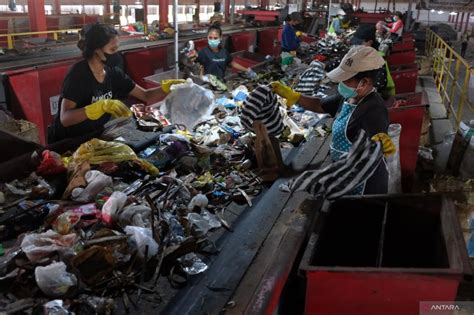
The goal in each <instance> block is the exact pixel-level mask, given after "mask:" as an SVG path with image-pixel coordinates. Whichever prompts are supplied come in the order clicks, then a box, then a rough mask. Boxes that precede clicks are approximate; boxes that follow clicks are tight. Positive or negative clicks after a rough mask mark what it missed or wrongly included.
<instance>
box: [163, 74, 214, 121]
mask: <svg viewBox="0 0 474 315" xmlns="http://www.w3.org/2000/svg"><path fill="white" fill-rule="evenodd" d="M213 102H214V94H213V93H212V91H210V90H206V89H204V88H202V87H200V86H199V85H197V84H194V83H192V81H191V80H189V79H188V81H187V82H186V83H184V84H176V85H173V86H172V87H171V93H170V94H169V95H168V96H167V97H166V99H165V101H164V104H163V105H162V106H161V112H162V113H163V114H164V115H165V116H166V117H167V118H168V119H169V120H170V121H171V123H173V124H181V125H184V126H186V128H187V129H188V130H192V129H193V128H194V126H196V125H197V124H198V123H199V122H202V121H204V120H206V119H208V118H209V116H210V115H211V113H212V111H213V110H214V107H215V105H213Z"/></svg>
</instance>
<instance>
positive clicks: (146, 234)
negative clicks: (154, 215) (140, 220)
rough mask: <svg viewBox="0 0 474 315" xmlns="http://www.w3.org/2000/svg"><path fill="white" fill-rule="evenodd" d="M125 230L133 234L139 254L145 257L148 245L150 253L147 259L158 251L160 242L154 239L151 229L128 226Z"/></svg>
mask: <svg viewBox="0 0 474 315" xmlns="http://www.w3.org/2000/svg"><path fill="white" fill-rule="evenodd" d="M124 231H125V232H126V233H127V234H131V235H132V239H133V240H134V241H135V243H136V245H137V249H138V256H140V257H141V258H145V251H146V247H147V246H148V253H147V257H146V259H147V260H148V259H150V258H151V257H153V256H155V255H156V254H157V253H158V243H156V241H155V240H154V239H153V236H152V233H151V230H150V229H146V228H142V227H139V226H131V225H129V226H126V227H125V228H124Z"/></svg>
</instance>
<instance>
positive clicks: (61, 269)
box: [35, 261, 77, 297]
mask: <svg viewBox="0 0 474 315" xmlns="http://www.w3.org/2000/svg"><path fill="white" fill-rule="evenodd" d="M35 280H36V283H37V284H38V287H39V288H40V289H41V291H43V293H44V294H46V295H47V296H49V297H60V296H63V295H64V294H66V293H67V291H68V290H69V288H70V287H72V286H75V285H76V284H77V278H76V276H75V275H74V274H72V273H69V272H67V271H66V265H65V264H64V263H63V262H62V261H61V262H54V263H52V264H50V265H48V266H45V267H41V266H38V267H36V269H35Z"/></svg>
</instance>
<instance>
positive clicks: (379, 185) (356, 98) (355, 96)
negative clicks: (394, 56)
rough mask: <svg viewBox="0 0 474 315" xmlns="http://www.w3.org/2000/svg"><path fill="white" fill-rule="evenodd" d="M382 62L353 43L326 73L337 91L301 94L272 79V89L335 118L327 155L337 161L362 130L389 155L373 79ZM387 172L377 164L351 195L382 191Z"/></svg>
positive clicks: (385, 125)
mask: <svg viewBox="0 0 474 315" xmlns="http://www.w3.org/2000/svg"><path fill="white" fill-rule="evenodd" d="M384 64H385V61H384V59H383V58H382V57H381V56H380V55H379V53H378V52H377V51H376V50H375V49H374V48H372V47H366V46H355V47H353V48H351V50H349V52H348V53H347V54H346V55H345V56H344V58H343V59H342V61H341V63H340V64H339V66H338V67H337V68H336V69H334V70H333V71H331V72H329V73H328V74H327V76H328V77H329V78H330V79H331V80H333V81H334V82H338V83H339V85H338V93H337V94H335V95H333V96H329V97H326V98H324V99H320V98H316V97H311V96H305V95H301V94H300V93H298V92H295V91H293V90H292V89H291V88H289V87H288V86H285V85H283V84H282V83H280V82H273V83H272V87H273V90H274V91H275V92H276V93H277V94H278V95H280V96H281V97H283V98H286V99H287V102H288V105H289V106H291V105H293V104H296V103H298V104H299V105H300V106H302V107H303V108H304V109H306V110H311V111H314V112H318V113H328V114H330V115H331V116H334V117H335V120H334V123H333V126H332V139H331V145H330V154H331V158H332V160H333V161H338V160H340V159H341V158H342V157H344V156H345V155H346V154H347V153H349V151H350V150H351V147H352V145H353V143H354V141H355V140H356V137H357V136H358V135H359V134H360V132H361V130H363V131H364V133H365V135H367V136H368V137H369V138H371V139H372V140H373V141H381V142H382V145H383V152H384V153H385V154H392V153H393V152H394V150H395V149H394V146H393V144H392V142H391V140H390V138H389V136H388V135H387V130H388V125H389V119H388V111H387V108H386V107H385V104H384V101H383V99H382V97H381V96H380V95H379V94H378V93H377V92H376V90H375V88H374V82H375V80H376V77H377V75H378V72H379V71H380V68H381V67H383V66H384ZM387 189H388V171H387V168H386V165H385V162H383V163H379V164H378V166H377V169H376V170H375V172H374V173H373V174H372V176H371V177H370V178H368V179H367V180H366V181H364V182H362V183H360V184H359V185H358V186H357V187H356V188H355V189H354V190H352V191H351V192H350V194H352V195H361V194H385V193H387Z"/></svg>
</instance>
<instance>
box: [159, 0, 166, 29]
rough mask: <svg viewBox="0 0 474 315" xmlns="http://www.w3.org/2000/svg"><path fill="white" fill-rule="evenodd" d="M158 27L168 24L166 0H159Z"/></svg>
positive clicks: (161, 27)
mask: <svg viewBox="0 0 474 315" xmlns="http://www.w3.org/2000/svg"><path fill="white" fill-rule="evenodd" d="M159 5H160V29H163V28H165V27H166V26H168V0H160V2H159Z"/></svg>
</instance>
